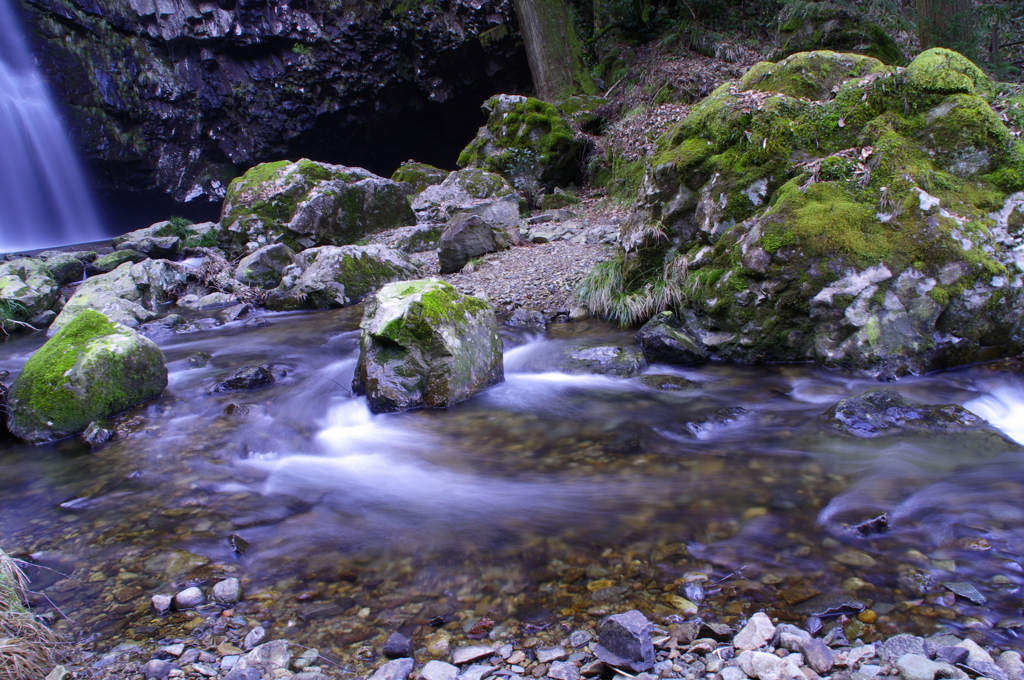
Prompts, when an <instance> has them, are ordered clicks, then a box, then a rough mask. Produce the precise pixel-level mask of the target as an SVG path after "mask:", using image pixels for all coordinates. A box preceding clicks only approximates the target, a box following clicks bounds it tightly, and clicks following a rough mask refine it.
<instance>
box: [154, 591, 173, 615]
mask: <svg viewBox="0 0 1024 680" xmlns="http://www.w3.org/2000/svg"><path fill="white" fill-rule="evenodd" d="M152 602H153V611H155V612H156V613H157V614H166V613H167V612H169V611H171V605H172V604H174V598H173V597H171V596H170V595H154V596H153V598H152Z"/></svg>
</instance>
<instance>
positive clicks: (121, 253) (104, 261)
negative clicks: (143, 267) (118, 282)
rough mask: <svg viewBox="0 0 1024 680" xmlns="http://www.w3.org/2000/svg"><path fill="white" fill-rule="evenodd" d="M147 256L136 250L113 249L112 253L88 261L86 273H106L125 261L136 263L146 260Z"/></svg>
mask: <svg viewBox="0 0 1024 680" xmlns="http://www.w3.org/2000/svg"><path fill="white" fill-rule="evenodd" d="M148 259H149V256H148V255H146V254H145V253H140V252H139V251H137V250H115V251H114V252H112V253H107V254H106V255H101V256H100V257H97V258H96V259H95V260H94V261H93V262H91V263H89V265H88V267H87V268H86V273H87V274H88V275H89V276H96V275H97V274H108V273H110V272H112V271H114V270H115V269H117V268H118V267H120V266H121V265H122V264H124V263H125V262H130V263H132V264H137V263H139V262H142V261H143V260H148Z"/></svg>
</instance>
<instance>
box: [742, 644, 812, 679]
mask: <svg viewBox="0 0 1024 680" xmlns="http://www.w3.org/2000/svg"><path fill="white" fill-rule="evenodd" d="M737 661H739V665H740V669H741V670H742V671H743V672H744V673H746V674H747V675H748V676H749V677H751V678H757V679H758V680H792V679H794V678H803V674H802V673H801V672H800V667H799V666H797V665H796V664H795V663H794V662H793V660H792V659H790V658H789V657H788V656H787V657H785V658H781V659H780V658H779V657H777V656H775V655H774V654H769V653H768V652H754V651H750V650H747V651H745V652H743V653H742V654H740V655H739V656H738V657H737Z"/></svg>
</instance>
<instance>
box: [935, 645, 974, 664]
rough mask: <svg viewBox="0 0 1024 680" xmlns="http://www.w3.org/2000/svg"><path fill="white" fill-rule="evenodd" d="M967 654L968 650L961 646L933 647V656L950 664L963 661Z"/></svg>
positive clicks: (968, 653)
mask: <svg viewBox="0 0 1024 680" xmlns="http://www.w3.org/2000/svg"><path fill="white" fill-rule="evenodd" d="M969 655H970V652H968V651H967V650H966V649H965V648H963V647H952V646H950V645H943V646H941V647H937V648H936V649H935V658H936V659H937V660H939V661H945V662H946V663H951V664H958V663H964V662H965V661H967V657H968V656H969Z"/></svg>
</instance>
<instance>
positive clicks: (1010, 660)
mask: <svg viewBox="0 0 1024 680" xmlns="http://www.w3.org/2000/svg"><path fill="white" fill-rule="evenodd" d="M996 665H997V666H999V668H1001V669H1002V670H1003V672H1004V673H1006V677H1007V678H1009V679H1010V680H1024V661H1022V659H1021V655H1020V652H1014V651H1008V652H1003V653H1002V654H1000V655H999V658H998V659H996Z"/></svg>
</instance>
